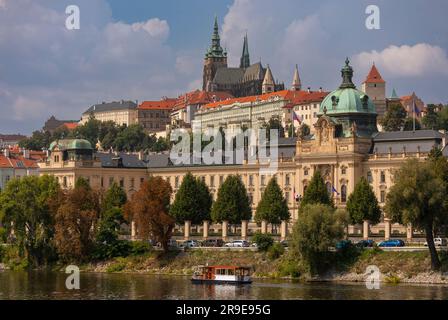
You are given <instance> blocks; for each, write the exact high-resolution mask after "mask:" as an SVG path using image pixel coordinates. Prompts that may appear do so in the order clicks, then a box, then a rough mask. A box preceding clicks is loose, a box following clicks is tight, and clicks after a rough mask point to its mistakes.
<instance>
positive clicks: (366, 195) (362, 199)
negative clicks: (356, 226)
mask: <svg viewBox="0 0 448 320" xmlns="http://www.w3.org/2000/svg"><path fill="white" fill-rule="evenodd" d="M347 211H348V213H349V215H350V220H351V222H352V223H362V222H363V221H365V220H367V221H370V223H373V224H377V223H378V222H380V218H381V209H380V206H379V205H378V199H377V198H376V196H375V193H374V192H373V189H372V186H371V185H370V184H369V183H368V182H367V179H366V178H364V177H361V179H360V180H359V181H358V183H357V184H356V185H355V190H354V191H353V193H352V194H350V196H349V197H348V201H347Z"/></svg>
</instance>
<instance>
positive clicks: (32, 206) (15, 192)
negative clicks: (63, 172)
mask: <svg viewBox="0 0 448 320" xmlns="http://www.w3.org/2000/svg"><path fill="white" fill-rule="evenodd" d="M59 192H60V189H59V184H58V182H57V180H56V179H55V178H54V177H51V176H42V177H37V176H26V177H23V178H21V179H13V180H11V181H9V182H8V184H7V185H6V188H5V190H3V192H1V193H0V212H1V214H0V217H1V218H2V220H1V221H0V223H1V224H2V225H3V228H5V232H6V234H9V235H10V236H11V237H10V240H11V241H12V242H13V243H15V244H17V245H18V247H19V251H20V254H21V255H22V256H25V257H26V258H27V260H28V262H29V264H30V265H31V266H39V265H42V264H45V263H47V262H48V261H49V260H50V259H52V258H53V256H54V255H53V254H54V250H53V249H54V247H53V244H52V239H53V234H54V220H53V216H52V214H51V210H52V208H53V203H52V201H54V200H55V199H56V198H57V197H58V193H59ZM12 232H13V233H12ZM14 238H15V239H14Z"/></svg>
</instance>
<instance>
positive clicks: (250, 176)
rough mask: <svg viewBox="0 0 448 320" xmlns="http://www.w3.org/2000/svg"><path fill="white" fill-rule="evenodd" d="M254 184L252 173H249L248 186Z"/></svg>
mask: <svg viewBox="0 0 448 320" xmlns="http://www.w3.org/2000/svg"><path fill="white" fill-rule="evenodd" d="M253 185H254V175H253V174H250V175H249V186H253Z"/></svg>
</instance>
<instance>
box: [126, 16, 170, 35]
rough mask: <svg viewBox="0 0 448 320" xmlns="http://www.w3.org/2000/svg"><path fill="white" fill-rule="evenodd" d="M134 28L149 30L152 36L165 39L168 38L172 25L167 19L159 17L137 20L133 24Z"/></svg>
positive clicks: (135, 29)
mask: <svg viewBox="0 0 448 320" xmlns="http://www.w3.org/2000/svg"><path fill="white" fill-rule="evenodd" d="M131 27H132V29H133V30H134V31H137V30H140V29H142V30H145V31H146V32H148V33H149V34H150V35H151V37H154V38H159V39H163V40H165V39H166V38H168V35H169V33H170V26H169V25H168V22H167V21H166V20H160V19H159V18H153V19H149V20H148V21H146V22H143V23H142V22H137V23H134V24H132V26H131Z"/></svg>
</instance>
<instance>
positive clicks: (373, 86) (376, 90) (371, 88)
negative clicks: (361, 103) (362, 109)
mask: <svg viewBox="0 0 448 320" xmlns="http://www.w3.org/2000/svg"><path fill="white" fill-rule="evenodd" d="M362 91H363V92H364V93H365V94H366V95H368V96H369V97H370V98H371V99H372V101H373V104H374V105H375V107H376V112H377V113H378V117H379V118H382V116H383V115H384V113H385V112H386V81H384V80H383V78H382V77H381V74H380V73H379V71H378V69H377V68H376V66H375V64H373V65H372V68H371V69H370V72H369V74H368V75H367V78H366V80H364V82H363V83H362Z"/></svg>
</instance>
